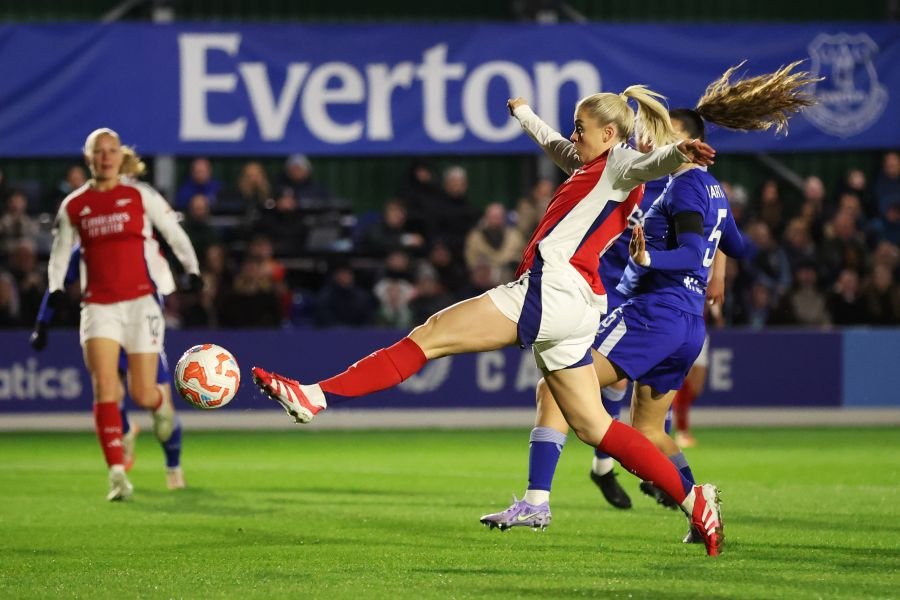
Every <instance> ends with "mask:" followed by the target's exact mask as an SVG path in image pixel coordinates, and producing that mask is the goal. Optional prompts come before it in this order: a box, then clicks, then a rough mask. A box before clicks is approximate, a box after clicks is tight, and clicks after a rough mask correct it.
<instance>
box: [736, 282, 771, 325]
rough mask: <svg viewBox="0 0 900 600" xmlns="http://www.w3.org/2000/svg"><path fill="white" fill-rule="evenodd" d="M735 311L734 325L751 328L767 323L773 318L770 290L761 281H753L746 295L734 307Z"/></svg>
mask: <svg viewBox="0 0 900 600" xmlns="http://www.w3.org/2000/svg"><path fill="white" fill-rule="evenodd" d="M738 308H739V310H737V309H738ZM736 313H737V314H735V316H734V324H735V325H746V326H748V327H750V328H752V329H762V328H764V327H765V326H766V325H769V324H770V323H771V321H772V320H773V314H772V313H773V298H772V291H771V290H770V289H769V287H768V286H767V285H766V284H765V283H763V282H761V281H757V282H755V283H753V285H751V286H750V291H749V294H748V295H747V297H746V298H744V299H743V302H741V304H740V305H739V307H736Z"/></svg>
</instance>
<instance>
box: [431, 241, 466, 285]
mask: <svg viewBox="0 0 900 600" xmlns="http://www.w3.org/2000/svg"><path fill="white" fill-rule="evenodd" d="M460 263H461V261H459V260H456V257H455V256H454V255H453V251H452V250H450V247H449V246H448V245H447V243H446V242H444V240H442V239H437V240H435V241H434V243H433V244H432V246H431V251H430V252H429V253H428V264H429V266H431V267H432V268H433V269H434V270H435V273H436V274H437V278H438V281H439V282H440V284H441V286H442V287H443V288H444V290H446V291H447V292H449V293H451V294H453V295H457V294H458V293H459V291H460V290H462V288H463V287H465V286H466V285H468V281H469V273H468V271H467V270H466V268H465V267H464V266H463V265H462V264H460Z"/></svg>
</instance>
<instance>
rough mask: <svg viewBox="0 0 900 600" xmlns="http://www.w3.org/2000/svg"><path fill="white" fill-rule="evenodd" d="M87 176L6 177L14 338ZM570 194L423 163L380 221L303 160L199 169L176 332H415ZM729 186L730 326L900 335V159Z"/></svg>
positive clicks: (5, 255)
mask: <svg viewBox="0 0 900 600" xmlns="http://www.w3.org/2000/svg"><path fill="white" fill-rule="evenodd" d="M273 175H274V177H273ZM86 178H87V174H86V172H85V170H84V169H83V168H82V167H80V166H72V167H70V168H69V169H68V170H67V171H66V173H65V174H64V176H63V178H62V179H61V181H60V182H59V184H58V185H57V186H56V187H55V188H54V189H52V190H50V191H49V192H48V193H46V194H44V195H41V194H36V193H35V192H34V190H33V189H32V190H24V189H20V188H19V187H17V186H16V185H14V184H9V183H8V182H6V181H5V180H4V179H3V176H2V173H0V206H2V214H0V327H3V328H14V327H21V328H26V327H30V326H31V325H32V324H33V323H34V319H35V316H36V314H37V311H38V308H39V306H40V301H41V296H42V294H43V291H44V289H45V286H46V264H45V262H46V261H45V259H46V255H47V251H48V249H49V240H50V233H49V225H48V223H49V219H48V218H46V217H45V218H43V219H40V218H39V217H38V213H41V212H45V213H51V214H52V213H53V212H54V211H55V209H56V207H57V206H58V204H59V202H60V200H61V199H62V198H63V197H65V195H66V194H68V193H69V192H70V191H72V190H73V189H76V188H77V187H79V186H81V185H83V183H84V182H85V180H86ZM556 183H557V182H554V181H550V180H547V179H540V180H538V181H537V182H536V183H535V184H534V185H533V186H532V187H531V188H530V189H528V190H525V191H524V193H523V194H522V195H521V197H520V198H516V197H515V196H516V194H515V193H514V192H513V193H511V194H510V196H509V197H507V198H478V199H473V198H470V196H469V187H468V177H467V173H466V171H465V170H464V169H463V168H462V167H459V166H453V167H449V168H447V169H445V170H444V171H443V172H441V173H438V172H436V170H435V169H434V167H433V166H432V165H431V164H430V163H428V162H427V161H422V160H416V161H414V162H413V163H412V164H411V166H410V170H409V175H408V177H407V178H405V180H404V181H401V182H398V186H397V190H396V193H395V194H394V195H393V197H391V198H387V199H386V200H385V202H384V204H383V207H382V209H381V210H380V211H372V212H366V213H359V214H354V213H353V212H352V210H351V209H350V206H351V204H350V203H349V202H347V200H346V199H341V198H338V197H336V196H335V195H334V194H332V193H331V192H330V191H329V190H328V189H327V188H326V187H325V186H323V185H322V184H321V183H320V182H318V181H317V180H316V179H315V177H314V172H313V165H312V163H311V162H310V161H309V160H308V159H307V157H305V156H302V155H294V156H290V157H288V159H287V160H286V161H285V164H284V168H283V170H282V172H281V173H277V174H272V173H268V172H267V171H266V169H265V168H264V167H263V166H262V164H260V163H259V162H254V161H251V162H247V163H246V164H245V165H244V166H243V168H242V169H241V171H240V174H239V176H238V178H237V180H236V181H234V182H233V183H232V184H227V183H225V182H222V181H219V180H217V179H216V178H215V176H214V169H213V166H212V165H211V164H210V162H209V160H207V159H205V158H197V159H195V160H194V161H192V163H191V165H190V169H189V173H188V175H187V177H186V179H185V181H183V182H182V183H181V185H179V187H178V188H177V190H176V192H175V193H174V194H173V197H172V203H173V205H174V206H175V208H176V209H177V210H179V211H181V212H182V214H183V216H184V220H183V225H184V228H185V230H186V231H187V233H188V235H189V237H190V238H191V240H192V242H193V244H194V247H195V249H196V250H197V255H198V257H199V258H200V262H201V267H202V275H203V279H204V281H205V287H204V289H203V291H202V292H201V293H194V294H188V293H177V294H174V295H172V296H170V297H169V298H168V299H167V303H166V318H167V322H168V325H169V326H170V327H176V328H177V327H182V328H193V327H228V328H239V327H280V326H291V325H298V326H323V327H324V326H349V327H359V326H370V325H376V326H384V327H393V328H400V329H407V328H410V327H412V326H414V325H416V324H418V323H421V322H423V321H424V320H425V319H426V318H427V317H428V316H429V315H430V314H432V313H434V312H436V311H438V310H440V309H441V308H444V307H446V306H449V305H450V304H452V303H454V302H456V301H458V300H460V299H464V298H468V297H471V296H473V295H477V294H480V293H482V292H484V291H486V290H488V289H490V288H491V287H493V286H495V285H497V284H499V283H503V282H506V281H509V280H511V279H512V277H513V276H514V272H515V268H516V265H517V263H518V261H519V258H520V257H521V253H522V250H523V248H524V247H525V244H526V243H527V240H528V239H529V237H530V235H531V233H532V232H533V230H534V228H535V226H536V224H537V222H538V220H539V219H540V216H541V215H542V214H543V213H544V211H545V210H546V208H547V205H548V204H549V202H550V200H551V198H552V195H553V192H554V189H555V187H556ZM723 184H724V186H725V189H726V194H727V195H728V198H729V200H730V202H731V206H732V209H733V212H734V215H735V219H736V221H737V223H738V225H739V227H740V228H741V230H742V231H743V233H744V235H745V238H746V240H747V241H748V247H749V249H750V251H749V253H748V255H747V256H746V257H744V258H743V259H741V260H730V261H729V263H728V272H727V278H726V302H725V306H724V307H723V308H724V310H723V313H722V315H721V316H717V322H718V324H729V325H735V326H746V327H751V328H762V327H769V326H794V327H816V328H826V327H831V326H835V325H879V326H884V325H900V284H898V282H897V281H898V274H900V250H898V244H900V154H898V153H897V152H888V153H886V154H885V155H884V157H883V160H882V164H881V166H880V168H879V169H878V171H877V172H876V173H874V174H872V175H871V176H870V175H869V174H867V173H865V172H863V171H861V170H858V169H853V170H850V171H849V172H848V173H846V174H844V176H843V177H841V178H840V179H839V180H838V181H834V182H828V184H826V183H825V182H823V180H822V179H821V178H820V177H817V176H810V177H808V178H806V180H805V181H804V184H803V188H802V194H801V198H802V199H801V200H800V201H799V202H797V201H791V200H789V199H788V198H790V197H791V195H790V194H784V193H783V192H784V189H785V186H786V185H787V184H786V183H784V182H782V181H779V180H776V179H771V180H768V181H764V182H762V184H761V185H760V186H759V188H758V190H754V191H752V192H751V191H748V190H747V189H746V188H744V187H742V186H740V185H731V184H729V183H728V182H723ZM311 259H314V260H311ZM323 265H324V266H323ZM68 297H69V300H70V305H69V306H68V307H64V308H63V309H62V310H60V311H58V314H57V315H56V317H55V319H56V325H61V326H74V325H76V324H77V320H78V300H79V292H78V286H77V284H76V285H73V286H71V287H70V289H69V290H68Z"/></svg>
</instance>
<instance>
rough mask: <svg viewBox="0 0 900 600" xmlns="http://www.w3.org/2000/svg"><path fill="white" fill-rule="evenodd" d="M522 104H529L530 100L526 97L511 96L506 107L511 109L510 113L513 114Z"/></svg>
mask: <svg viewBox="0 0 900 600" xmlns="http://www.w3.org/2000/svg"><path fill="white" fill-rule="evenodd" d="M520 106H528V101H527V100H525V98H510V99H509V100H507V101H506V108H508V109H509V114H513V113H514V111H515V110H516V109H517V108H519V107H520Z"/></svg>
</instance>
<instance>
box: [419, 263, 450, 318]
mask: <svg viewBox="0 0 900 600" xmlns="http://www.w3.org/2000/svg"><path fill="white" fill-rule="evenodd" d="M451 304H453V296H451V295H450V294H448V293H447V292H446V290H445V289H444V287H443V286H442V285H441V282H440V281H439V280H438V276H437V271H435V270H434V268H433V267H432V266H431V265H429V264H427V263H425V264H423V265H422V266H421V267H420V268H419V275H418V277H417V278H416V288H415V296H414V297H413V299H412V300H411V301H410V303H409V309H410V311H411V312H412V324H413V325H421V324H422V323H424V322H425V321H426V320H427V319H428V317H430V316H431V315H433V314H435V313H436V312H438V311H440V310H443V309H445V308H447V307H448V306H450V305H451Z"/></svg>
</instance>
